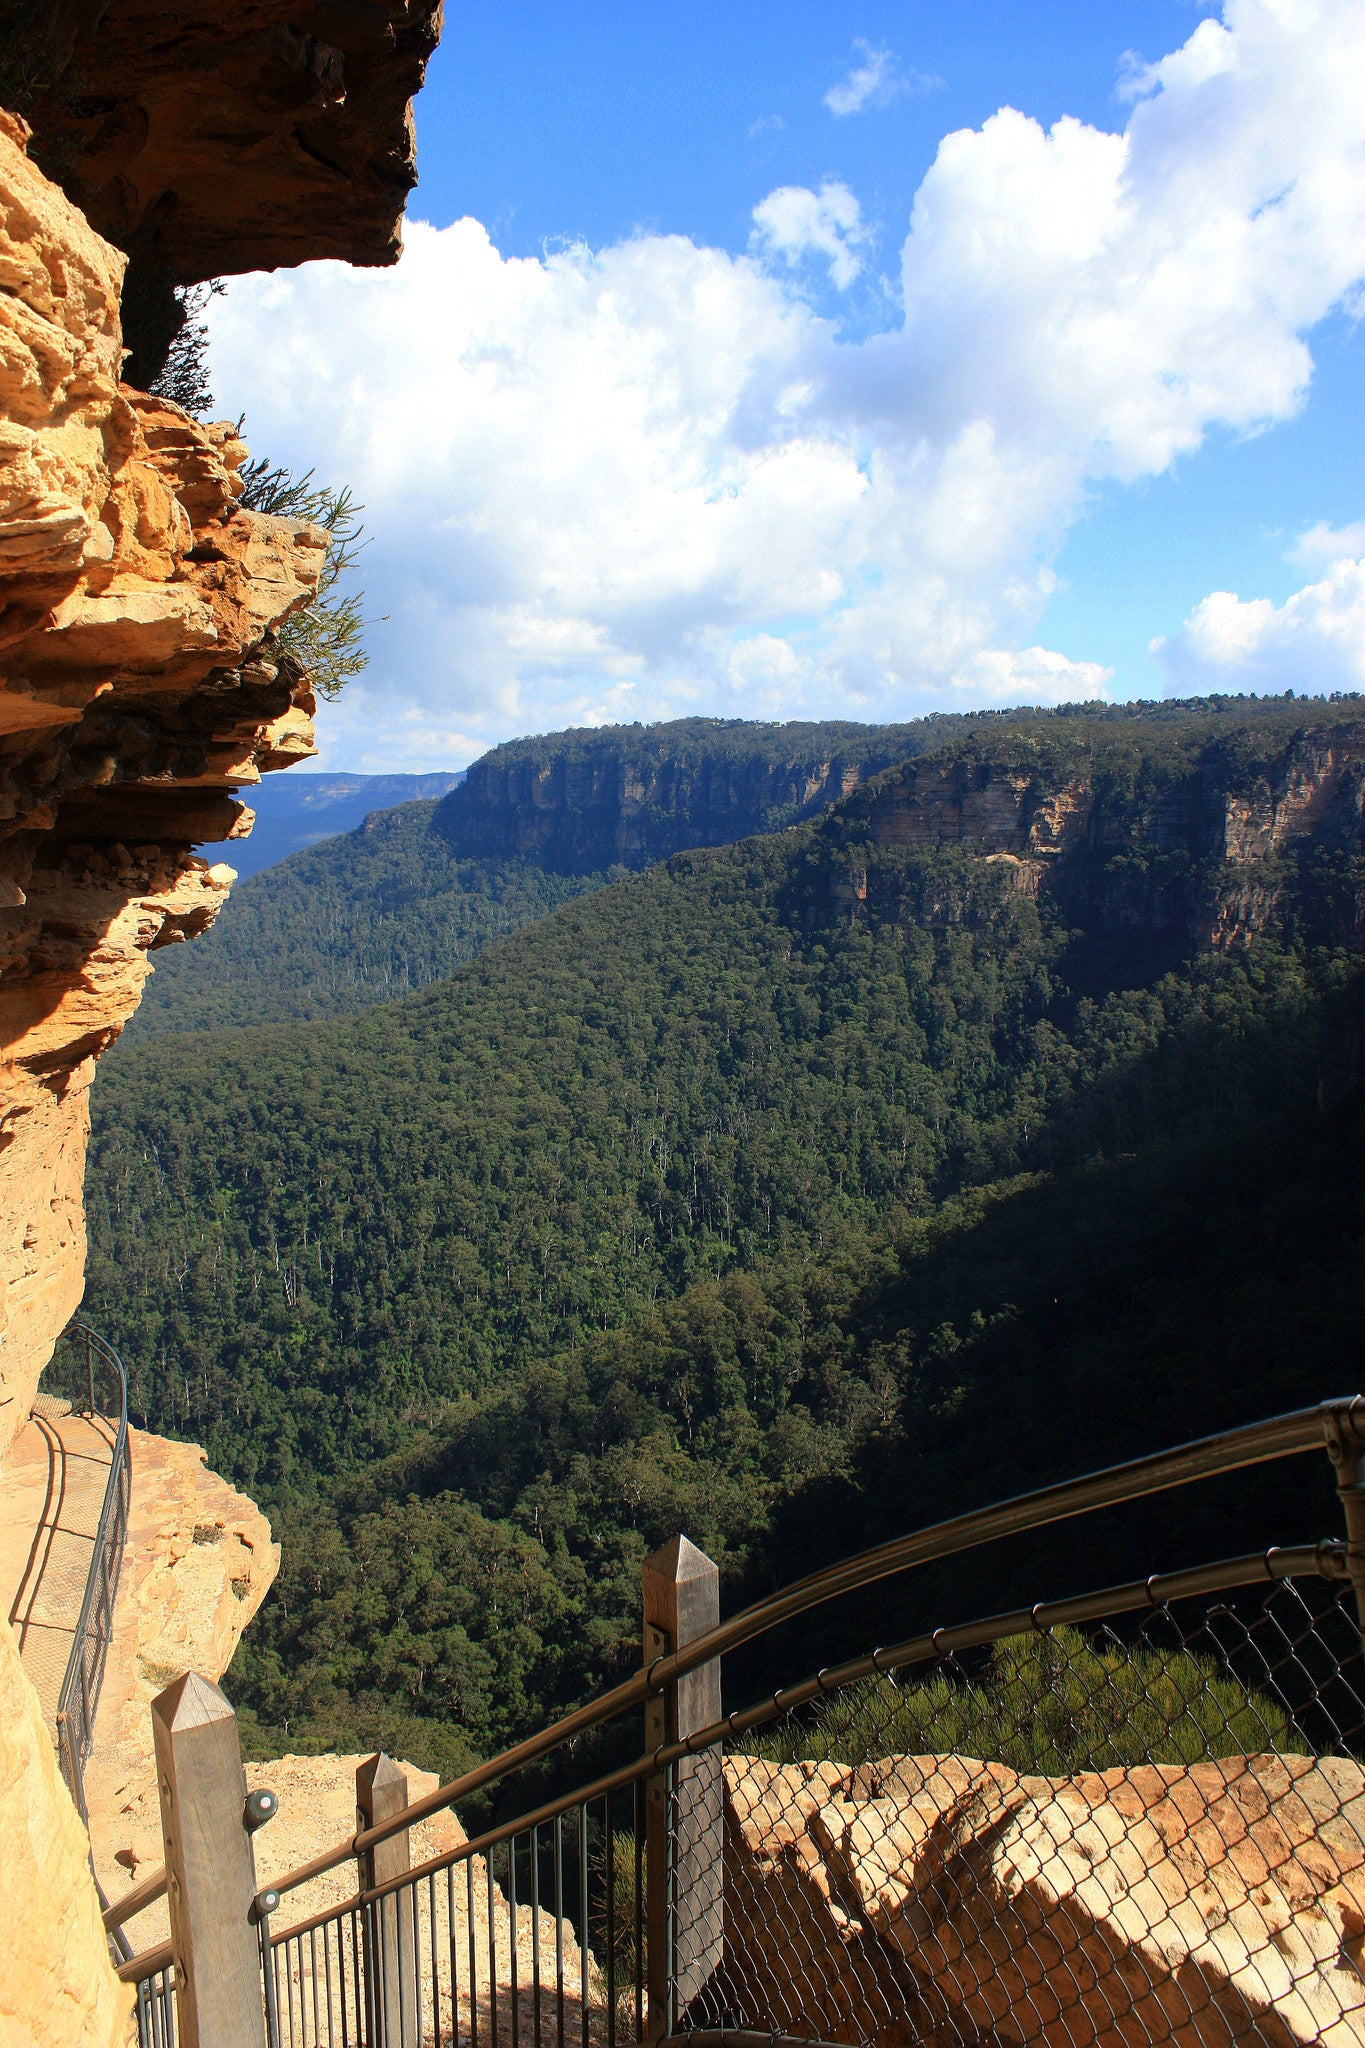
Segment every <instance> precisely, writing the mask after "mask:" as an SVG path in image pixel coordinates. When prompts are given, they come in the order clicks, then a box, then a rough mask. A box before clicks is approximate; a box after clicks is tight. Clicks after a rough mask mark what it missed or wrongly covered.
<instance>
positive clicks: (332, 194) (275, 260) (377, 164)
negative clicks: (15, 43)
mask: <svg viewBox="0 0 1365 2048" xmlns="http://www.w3.org/2000/svg"><path fill="white" fill-rule="evenodd" d="M440 32H441V0H304V4H302V5H295V4H293V0H288V4H286V0H238V4H234V5H233V6H231V7H226V8H225V7H223V6H221V5H219V4H217V0H176V4H175V5H174V6H172V7H167V6H165V5H164V4H157V0H93V4H92V0H57V4H56V6H55V7H54V9H53V13H52V16H51V21H50V28H49V37H48V53H47V54H48V70H49V83H48V89H47V90H46V91H45V92H44V93H41V94H40V95H39V96H38V98H37V99H36V101H35V103H34V104H33V107H32V110H31V119H32V122H33V126H34V129H35V132H36V152H37V154H38V156H39V159H40V161H42V162H43V163H44V164H45V165H47V166H49V167H50V168H51V169H52V170H53V172H54V174H55V175H57V176H59V177H60V178H61V181H62V183H63V185H64V186H65V187H66V189H67V191H68V192H69V193H70V195H71V196H72V198H73V199H75V201H76V202H77V204H78V205H79V206H80V207H81V209H82V211H83V212H84V213H85V215H86V217H87V219H88V220H89V221H90V223H91V224H92V226H94V227H95V228H96V229H98V231H99V232H100V233H101V234H102V235H104V236H106V237H107V238H108V240H110V241H111V242H114V243H116V244H117V246H118V247H119V248H121V249H124V250H126V251H128V252H129V253H131V254H134V255H135V256H136V257H137V259H138V260H139V262H145V263H148V264H151V265H154V266H156V267H157V268H159V269H160V270H161V271H163V272H164V273H165V274H166V275H167V276H168V277H169V278H170V279H171V280H172V281H173V282H174V283H176V284H191V283H194V282H197V281H198V280H200V279H203V278H210V277H217V276H221V275H224V274H226V273H236V272H239V271H244V270H262V269H273V268H275V267H276V266H277V265H280V264H293V263H303V262H307V261H315V260H316V259H317V258H319V257H324V256H331V257H337V258H340V259H341V260H342V261H344V262H347V263H362V264H383V263H392V262H394V261H396V259H397V256H398V252H399V249H400V247H401V238H400V232H399V223H400V220H401V216H402V211H403V205H404V202H405V200H406V198H407V195H408V193H409V192H410V191H411V189H412V187H413V186H414V185H415V184H416V182H417V165H416V149H415V142H414V133H413V123H412V111H411V105H410V102H411V100H412V96H413V94H414V93H415V92H416V91H417V89H418V87H419V86H420V85H421V83H422V75H423V72H424V70H425V68H426V62H427V58H428V57H429V56H430V54H431V52H432V50H433V49H434V48H435V46H436V42H437V39H438V38H439V36H440Z"/></svg>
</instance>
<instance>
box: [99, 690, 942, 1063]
mask: <svg viewBox="0 0 1365 2048" xmlns="http://www.w3.org/2000/svg"><path fill="white" fill-rule="evenodd" d="M978 722H979V720H977V719H974V718H972V717H962V718H954V719H952V720H951V721H944V720H942V719H920V720H918V721H916V722H914V723H912V724H909V725H903V726H858V725H850V724H848V723H846V722H843V721H838V720H831V721H828V722H827V723H824V724H796V725H754V724H752V723H749V722H747V721H745V720H742V719H729V720H724V719H715V718H684V719H673V720H671V721H669V722H668V723H666V724H662V725H654V726H640V725H635V726H602V727H597V728H594V729H592V730H583V731H575V732H563V733H545V734H541V735H538V736H537V737H536V738H534V739H527V740H513V741H510V742H508V743H507V744H506V745H504V746H501V747H495V748H493V750H492V751H491V753H488V754H486V755H485V756H484V757H483V759H482V760H481V761H479V762H477V763H476V764H475V767H474V769H473V771H472V775H473V780H472V782H470V783H469V784H468V785H466V786H464V787H462V788H460V789H457V790H455V791H453V792H452V793H451V794H450V796H448V797H447V798H446V799H445V800H444V801H439V802H438V801H437V800H435V799H432V800H429V801H418V802H413V803H404V804H397V805H395V806H394V807H393V808H392V809H389V810H377V811H375V812H374V813H373V814H372V815H371V816H370V817H369V818H367V819H366V820H365V822H364V824H363V825H362V826H361V827H359V828H358V829H357V830H355V831H352V832H345V833H338V834H337V835H335V836H334V837H332V838H329V839H327V840H325V841H323V842H322V843H321V844H319V845H317V846H315V847H311V848H309V849H308V850H307V851H305V852H301V853H297V854H294V855H292V856H291V857H290V858H288V859H287V860H282V861H280V862H279V863H278V864H277V865H276V866H274V867H272V868H270V869H268V870H266V871H264V872H262V873H261V874H253V875H252V876H251V877H249V879H248V880H246V881H244V882H242V883H240V884H239V885H238V886H237V888H236V889H234V890H233V892H232V895H231V897H230V898H229V900H228V902H227V904H226V905H225V906H224V908H223V910H222V911H221V912H220V913H219V916H218V919H217V921H216V923H215V924H214V925H213V927H212V928H211V929H210V930H209V931H208V932H207V933H205V935H204V936H203V938H202V939H200V940H199V941H197V942H196V945H195V949H194V952H193V953H192V954H190V953H188V952H181V951H180V950H179V949H176V950H174V951H170V952H161V953H159V954H158V955H157V958H156V962H155V972H154V974H153V976H152V979H151V981H150V982H149V984H148V986H147V990H146V992H145V994H144V996H143V999H142V1003H141V1006H140V1008H139V1009H138V1010H137V1011H136V1012H135V1013H134V1015H133V1017H132V1019H131V1021H130V1022H129V1024H128V1026H127V1029H126V1032H125V1034H124V1036H125V1041H126V1043H127V1044H128V1045H137V1044H140V1043H144V1042H145V1041H146V1040H147V1039H149V1038H153V1037H157V1036H159V1035H160V1034H161V1033H163V1032H167V1031H201V1030H213V1029H217V1028H219V1027H221V1026H223V1025H229V1026H238V1025H252V1024H269V1023H277V1022H284V1021H286V1020H288V1019H291V1018H297V1019H300V1020H306V1019H320V1018H324V1017H344V1016H350V1015H352V1014H354V1013H355V1012H356V1011H359V1010H362V1009H367V1008H369V1007H370V1005H372V1004H374V1003H384V1002H391V1001H392V1000H393V999H394V998H395V997H397V996H404V995H408V994H410V993H412V992H414V991H416V990H418V989H422V988H425V987H426V986H427V985H428V984H429V983H430V982H433V981H439V980H441V979H443V978H444V977H445V976H446V975H449V974H452V973H453V972H454V971H455V969H456V968H457V967H459V966H461V965H462V964H463V963H464V962H465V961H467V960H472V959H473V958H474V956H475V954H476V953H478V952H479V951H481V949H482V948H483V947H484V946H485V945H486V944H487V943H488V941H489V940H490V939H494V938H499V937H501V936H502V935H503V934H504V933H506V932H510V931H515V930H516V928H517V926H518V925H521V924H525V923H528V922H530V921H531V920H533V919H535V918H538V917H543V916H544V915H545V914H546V913H547V912H548V911H550V910H553V909H554V907H555V905H556V904H559V903H563V902H567V901H569V900H570V899H571V898H572V897H574V896H578V895H583V894H586V893H587V892H588V891H589V890H591V889H594V888H597V887H600V886H601V884H602V883H603V882H606V881H609V880H611V879H612V878H613V876H614V875H618V874H622V873H624V872H625V868H626V866H627V865H629V866H632V867H639V866H641V865H645V864H646V861H645V857H644V853H643V851H642V848H643V846H644V844H645V843H646V842H649V841H651V840H657V841H659V842H660V844H662V845H663V846H665V847H666V849H667V850H668V851H669V852H675V851H677V850H679V849H680V848H684V847H690V846H699V845H711V844H717V843H722V844H723V843H727V842H729V841H733V840H735V839H739V838H741V837H743V836H745V835H746V834H751V833H755V832H775V831H778V830H780V829H781V828H782V827H783V826H786V825H789V824H791V823H793V822H796V821H799V820H800V819H802V818H805V817H809V816H810V815H812V814H813V813H814V812H816V811H818V810H819V809H820V808H821V806H822V805H823V804H824V803H825V801H826V800H827V787H828V785H829V784H830V783H831V782H832V783H833V785H834V788H835V792H836V794H837V793H838V792H839V790H840V789H841V788H842V787H844V786H845V785H850V786H851V784H852V782H854V781H856V780H857V779H858V778H860V777H861V776H863V775H866V774H869V773H872V772H875V771H876V770H877V769H880V768H882V767H885V766H886V765H888V764H889V763H890V762H892V761H896V760H899V759H902V758H904V757H906V756H908V755H911V754H915V753H919V752H922V751H923V750H924V749H925V747H926V746H928V745H930V744H932V743H933V742H934V741H935V740H937V739H941V738H942V737H943V736H944V734H945V732H946V731H947V730H949V729H951V730H952V731H954V732H956V731H957V730H959V729H961V730H964V731H965V730H970V729H971V727H972V726H973V725H974V724H976V723H978ZM547 791H548V792H549V794H550V795H551V796H553V798H554V799H555V800H556V801H555V805H554V807H552V806H551V804H550V803H549V802H548V801H547ZM646 791H647V792H648V800H647V801H646V800H645V792H646ZM627 792H633V793H634V796H635V803H634V808H633V810H632V819H633V828H632V829H633V836H634V839H635V840H636V841H638V842H640V843H639V844H636V845H634V846H633V847H632V848H631V849H629V853H630V858H629V860H628V861H618V859H617V840H618V837H620V831H619V828H620V825H621V820H622V813H623V806H625V807H626V808H630V798H629V797H628V795H627ZM492 797H496V798H497V801H496V802H495V801H491V800H490V799H491V798H492ZM547 817H554V818H555V820H556V822H557V824H558V826H560V827H562V828H563V829H561V830H559V831H558V833H557V834H555V835H551V836H552V837H553V838H554V843H553V844H550V845H546V846H543V847H534V846H533V850H532V851H530V852H529V853H525V852H523V851H522V850H521V847H520V841H521V840H523V839H527V840H530V841H532V842H534V841H535V840H536V839H537V837H538V836H542V835H540V833H539V827H540V826H541V825H542V824H543V823H544V821H545V819H546V818H547ZM570 841H571V842H572V844H573V847H574V848H575V850H576V851H575V857H573V858H568V857H566V852H565V849H566V845H567V844H568V843H569V842H570ZM594 849H595V850H594ZM579 856H581V857H579Z"/></svg>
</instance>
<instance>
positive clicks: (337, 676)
mask: <svg viewBox="0 0 1365 2048" xmlns="http://www.w3.org/2000/svg"><path fill="white" fill-rule="evenodd" d="M239 424H240V423H239ZM242 481H243V484H244V486H245V488H244V489H243V492H242V496H241V500H240V502H241V504H242V505H244V506H245V507H246V509H247V510H248V511H251V512H274V513H277V514H278V515H279V516H280V517H282V518H286V519H310V520H311V521H312V522H313V524H314V525H315V526H322V527H325V528H326V529H327V552H326V554H325V556H324V558H323V565H322V575H321V577H320V578H319V579H318V588H317V595H316V596H315V597H314V599H313V602H312V603H311V604H310V605H305V606H304V607H303V609H302V610H301V611H297V612H291V613H290V615H289V617H288V618H287V619H285V620H284V622H283V623H282V624H281V626H280V627H279V629H278V631H277V633H276V636H275V637H276V648H277V651H278V652H279V653H281V654H287V655H291V656H292V657H293V658H294V660H295V661H297V662H298V664H299V666H300V667H301V668H302V669H303V670H304V672H305V674H306V675H307V677H308V680H309V683H310V685H311V686H312V688H313V689H314V690H315V691H316V692H317V694H318V696H319V697H329V698H331V697H339V696H340V695H341V692H342V690H343V689H344V688H345V686H346V683H347V682H348V681H349V679H350V678H351V677H352V676H355V675H359V674H360V672H361V670H362V669H364V668H365V667H366V666H367V665H368V662H369V656H368V655H367V654H366V652H365V644H364V635H365V593H364V591H363V590H357V591H353V592H351V594H350V595H349V596H347V597H340V596H338V595H337V594H336V593H337V585H338V584H339V583H340V581H341V579H342V577H343V576H346V575H348V574H349V573H350V571H351V570H353V569H354V567H355V565H356V559H357V557H358V556H359V554H360V550H361V548H362V547H363V546H364V542H363V541H362V539H361V535H362V533H363V532H364V528H363V527H362V526H361V523H360V514H361V513H362V511H363V510H364V509H365V508H364V507H363V506H362V505H357V504H356V502H355V500H354V498H353V497H352V496H351V493H350V491H349V490H348V489H342V490H330V489H328V488H326V487H325V486H323V485H318V484H315V483H314V482H313V472H312V470H311V469H310V470H309V471H308V472H307V473H306V474H305V475H304V476H301V477H296V476H293V475H291V473H290V472H289V471H288V470H287V469H282V468H280V467H278V466H276V465H273V464H271V463H270V462H269V461H267V459H266V458H265V457H264V456H261V457H259V458H258V460H256V461H255V462H249V463H248V464H247V465H246V468H245V469H244V470H243V471H242Z"/></svg>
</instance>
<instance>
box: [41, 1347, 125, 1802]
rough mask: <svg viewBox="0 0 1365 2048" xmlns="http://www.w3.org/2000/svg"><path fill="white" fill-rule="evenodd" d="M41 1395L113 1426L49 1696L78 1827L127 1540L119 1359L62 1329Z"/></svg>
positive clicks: (122, 1382)
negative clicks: (63, 1656)
mask: <svg viewBox="0 0 1365 2048" xmlns="http://www.w3.org/2000/svg"><path fill="white" fill-rule="evenodd" d="M43 1395H44V1396H45V1397H47V1398H48V1399H51V1398H52V1397H54V1396H55V1397H57V1398H58V1399H64V1400H66V1401H68V1402H69V1403H70V1405H71V1409H72V1412H73V1413H75V1414H78V1415H88V1416H90V1417H92V1418H94V1417H96V1416H100V1417H103V1418H105V1419H106V1420H108V1421H110V1422H112V1423H113V1424H114V1441H113V1445H112V1459H111V1463H110V1466H109V1477H108V1479H107V1481H106V1482H105V1488H104V1499H103V1501H102V1502H101V1504H100V1512H99V1520H98V1523H97V1524H96V1528H95V1537H94V1548H93V1552H92V1554H91V1558H90V1570H89V1573H88V1575H87V1577H86V1582H85V1593H84V1596H83V1598H82V1600H81V1607H80V1614H79V1616H78V1617H77V1621H76V1628H75V1635H74V1638H73V1641H72V1644H71V1654H70V1656H69V1658H68V1659H67V1665H66V1672H65V1675H64V1677H63V1679H62V1685H61V1691H60V1693H59V1694H58V1697H57V1719H56V1726H57V1757H58V1761H59V1763H60V1765H61V1771H62V1776H63V1777H64V1778H65V1779H66V1782H67V1786H68V1788H69V1790H70V1793H71V1797H72V1798H73V1800H74V1801H75V1803H76V1809H77V1811H78V1812H79V1814H80V1817H81V1819H82V1820H83V1821H85V1822H86V1824H87V1825H88V1824H89V1814H88V1813H87V1811H86V1805H85V1766H86V1764H87V1763H88V1762H89V1760H90V1749H91V1745H92V1743H93V1741H94V1735H95V1710H96V1708H97V1706H98V1704H99V1696H100V1686H101V1685H102V1683H103V1681H104V1666H105V1660H106V1658H107V1657H108V1654H109V1644H110V1641H111V1639H112V1637H113V1633H114V1601H115V1599H116V1597H117V1594H118V1580H119V1568H120V1566H121V1564H122V1562H123V1546H124V1543H125V1541H126V1539H127V1535H128V1506H129V1501H130V1498H131V1492H132V1459H131V1454H130V1451H129V1445H128V1376H127V1374H126V1372H125V1371H124V1369H123V1360H122V1359H121V1358H120V1357H119V1355H118V1353H117V1351H115V1349H114V1347H113V1346H112V1344H107V1343H106V1342H105V1340H104V1338H103V1337H101V1336H100V1335H99V1334H98V1332H97V1331H95V1330H92V1329H91V1328H90V1326H89V1324H88V1323H85V1322H79V1321H78V1322H73V1323H69V1324H68V1325H67V1327H66V1329H65V1330H64V1331H63V1332H62V1334H61V1336H60V1337H59V1338H58V1340H57V1350H56V1352H55V1353H54V1355H53V1359H52V1362H51V1364H50V1365H49V1366H48V1367H47V1370H46V1372H45V1373H44V1376H43Z"/></svg>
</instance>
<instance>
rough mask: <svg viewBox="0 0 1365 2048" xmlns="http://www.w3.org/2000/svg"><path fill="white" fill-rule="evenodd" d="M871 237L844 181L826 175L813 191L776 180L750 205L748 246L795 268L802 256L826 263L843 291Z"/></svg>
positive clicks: (832, 281)
mask: <svg viewBox="0 0 1365 2048" xmlns="http://www.w3.org/2000/svg"><path fill="white" fill-rule="evenodd" d="M871 239H872V237H871V234H870V232H869V230H868V229H867V227H866V226H865V224H864V222H863V215H862V208H861V207H860V206H859V204H858V201H857V199H856V198H855V197H854V195H853V193H852V192H850V190H849V188H848V186H847V185H845V184H843V183H841V182H840V181H839V180H837V179H826V180H825V182H824V184H822V185H821V187H820V190H819V191H818V192H812V191H810V190H808V188H807V187H806V186H804V185H782V186H779V188H778V190H777V191H776V192H770V193H769V194H768V196H767V198H766V199H764V200H761V201H760V203H759V204H758V205H757V206H756V207H755V208H754V247H755V248H756V249H757V250H758V251H759V252H760V253H761V254H764V255H768V256H780V257H781V258H782V260H783V261H784V262H785V263H786V264H787V265H788V266H789V267H791V268H795V267H796V266H797V265H798V264H800V263H801V262H802V260H803V259H804V258H805V257H807V256H817V257H820V258H822V259H823V260H824V261H825V262H826V263H827V264H828V265H829V277H830V283H831V284H832V285H833V286H834V287H835V289H836V290H837V291H845V290H846V289H847V288H848V286H849V285H851V284H852V282H853V280H854V278H855V277H856V276H857V275H858V273H859V271H860V270H861V269H862V267H863V259H862V257H861V256H860V255H859V254H858V251H859V249H860V248H861V247H863V246H864V245H865V244H866V243H868V242H870V241H871Z"/></svg>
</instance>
